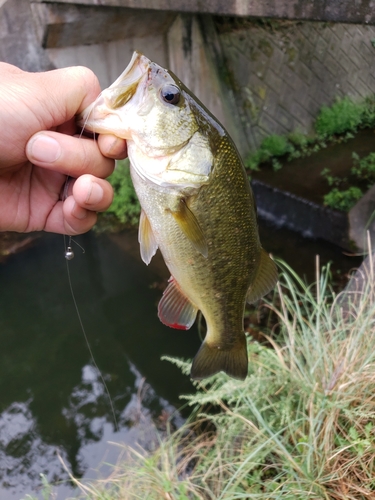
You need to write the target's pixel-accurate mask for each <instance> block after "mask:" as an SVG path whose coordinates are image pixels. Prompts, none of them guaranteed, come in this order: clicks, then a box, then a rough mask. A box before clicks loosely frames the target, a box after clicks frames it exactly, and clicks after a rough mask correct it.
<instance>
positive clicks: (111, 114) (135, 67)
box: [76, 51, 151, 133]
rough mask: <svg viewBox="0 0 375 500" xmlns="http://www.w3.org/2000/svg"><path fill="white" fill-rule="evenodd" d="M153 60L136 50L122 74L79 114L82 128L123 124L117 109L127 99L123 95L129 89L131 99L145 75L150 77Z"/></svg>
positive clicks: (103, 128) (97, 129)
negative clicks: (150, 66)
mask: <svg viewBox="0 0 375 500" xmlns="http://www.w3.org/2000/svg"><path fill="white" fill-rule="evenodd" d="M150 63H151V61H150V59H148V58H147V57H146V56H144V55H143V54H142V53H141V52H138V51H134V52H133V55H132V58H131V60H130V62H129V64H128V65H127V66H126V68H125V70H124V71H123V72H122V73H121V75H120V76H119V77H118V78H117V79H116V80H115V81H114V82H113V83H112V85H110V87H108V88H107V89H105V90H103V91H102V92H101V94H99V96H98V97H97V98H96V99H95V101H94V102H93V103H91V104H90V105H89V106H88V107H87V108H85V109H84V110H83V111H82V112H81V113H80V114H79V115H77V118H76V122H77V125H78V126H79V127H82V129H86V130H89V131H91V132H97V133H102V132H107V133H108V130H109V128H110V127H111V126H113V125H114V124H115V125H116V126H117V127H118V126H120V124H121V116H120V115H119V113H118V112H117V111H116V110H117V108H120V107H122V106H123V105H125V104H126V102H127V101H125V102H124V103H122V101H121V96H122V95H123V94H124V93H125V92H126V89H128V90H129V93H128V99H127V100H130V99H131V98H132V97H133V96H134V94H135V92H136V89H137V87H138V84H139V83H140V82H141V80H142V79H144V78H145V77H146V78H148V72H149V65H150Z"/></svg>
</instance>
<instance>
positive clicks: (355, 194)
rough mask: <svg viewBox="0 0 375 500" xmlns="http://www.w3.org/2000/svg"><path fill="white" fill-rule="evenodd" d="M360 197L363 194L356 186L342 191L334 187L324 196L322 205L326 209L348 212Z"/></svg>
mask: <svg viewBox="0 0 375 500" xmlns="http://www.w3.org/2000/svg"><path fill="white" fill-rule="evenodd" d="M362 196H363V192H362V191H361V189H360V188H358V187H356V186H350V187H349V188H348V189H344V190H340V189H339V188H337V187H335V188H333V189H332V190H331V191H330V192H329V193H328V194H326V195H325V196H324V199H323V203H324V205H326V206H327V207H331V208H335V209H336V210H342V211H343V212H349V210H350V209H351V208H352V207H354V205H355V204H356V203H357V201H358V200H359V199H360V198H362Z"/></svg>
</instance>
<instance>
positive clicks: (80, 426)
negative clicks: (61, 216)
mask: <svg viewBox="0 0 375 500" xmlns="http://www.w3.org/2000/svg"><path fill="white" fill-rule="evenodd" d="M122 240H123V241H122V244H123V245H125V246H131V247H133V248H134V249H135V247H136V238H135V235H134V234H128V235H125V236H124V237H123V238H122ZM79 242H80V244H81V245H83V246H84V248H85V249H86V253H85V254H84V255H83V254H82V253H81V252H80V250H79V249H78V248H75V254H76V257H75V259H74V260H73V261H71V262H70V271H71V275H72V282H73V288H74V291H75V294H76V298H77V302H78V305H79V309H80V313H81V315H82V321H83V324H84V326H85V329H86V332H87V336H88V338H89V342H90V345H91V348H92V351H93V353H94V357H95V360H96V363H97V364H98V366H99V368H100V370H101V372H102V374H103V376H104V378H105V380H106V384H107V386H108V389H109V392H110V394H111V398H112V401H113V404H114V407H115V413H116V419H117V421H118V425H119V431H116V429H115V426H114V418H113V415H112V411H111V406H110V403H109V400H108V397H107V395H106V393H105V390H104V388H103V384H102V382H101V379H100V377H99V375H98V372H97V370H96V368H95V367H94V366H93V364H92V362H91V359H90V355H89V352H88V348H87V345H86V343H85V341H84V338H83V333H82V331H81V328H80V325H79V322H78V320H77V315H76V312H75V309H74V305H73V303H72V298H71V294H70V290H69V285H68V280H67V270H66V261H65V259H64V255H63V252H64V247H63V240H62V236H56V235H47V236H44V237H42V238H40V239H39V240H38V241H37V242H36V244H35V245H34V246H33V247H32V248H30V249H29V250H27V251H24V252H22V253H20V254H18V255H16V256H14V257H12V258H11V259H9V260H8V261H7V262H6V263H5V264H0V282H1V290H2V292H1V301H0V345H1V350H0V394H1V398H0V498H1V499H2V500H10V499H19V498H22V496H23V495H24V494H25V493H32V492H35V491H36V490H37V487H38V485H40V478H39V474H40V473H41V472H42V473H45V474H46V476H47V477H48V478H49V480H51V481H54V482H56V481H65V482H66V480H67V473H66V472H65V471H64V469H63V467H62V465H61V463H60V461H59V458H58V456H57V454H60V455H61V457H62V458H63V460H64V462H65V463H66V464H67V466H68V467H69V469H70V470H71V471H72V473H73V474H74V475H76V476H78V477H81V476H85V477H87V476H90V475H94V473H93V471H92V469H93V468H94V469H95V468H97V467H98V464H99V463H100V461H101V460H103V459H105V460H106V461H107V462H112V463H115V462H116V458H117V455H118V453H119V450H118V449H117V448H116V447H113V446H112V447H111V446H108V444H107V442H108V441H115V442H128V443H134V442H135V440H136V439H141V441H143V442H144V443H145V444H147V442H148V441H149V440H150V435H149V434H150V431H151V430H152V422H156V423H158V422H161V420H162V419H163V418H164V417H165V415H166V414H170V413H172V412H173V411H174V407H175V406H177V405H179V404H180V403H179V400H178V395H179V394H181V393H187V392H190V391H191V390H192V386H191V384H190V382H189V379H188V378H187V377H185V376H183V375H181V373H180V372H179V370H178V369H177V368H176V367H174V366H173V365H171V364H170V363H167V362H165V361H161V360H160V357H161V356H162V355H163V354H169V355H176V356H180V357H192V356H193V355H194V353H195V352H196V350H197V349H198V347H199V344H200V341H199V338H198V335H197V332H196V331H194V330H191V331H189V332H182V331H177V330H172V329H169V328H166V327H164V326H163V325H162V324H161V323H160V322H159V320H158V319H157V316H156V304H157V301H158V299H159V297H160V294H161V291H160V290H159V289H158V288H157V287H156V288H155V287H154V288H152V285H153V284H155V283H156V284H158V283H160V282H161V280H162V279H164V278H166V277H167V275H166V271H165V270H164V268H162V267H161V265H158V264H157V263H156V265H154V267H151V269H150V268H147V267H146V266H144V265H143V263H141V262H140V259H139V258H138V256H137V255H135V253H134V251H133V253H129V252H125V251H123V249H122V248H121V247H120V246H119V245H118V244H116V243H114V242H112V241H111V239H109V238H107V237H99V238H96V237H95V236H94V235H87V236H83V237H80V238H79ZM129 242H130V243H129ZM137 253H138V252H137ZM144 378H145V380H146V385H144V382H143V379H144ZM142 387H143V390H142ZM139 391H141V392H142V394H143V396H142V398H140V397H139ZM145 433H146V434H145ZM147 433H148V434H147ZM145 436H146V437H145ZM58 491H59V498H67V494H68V492H69V491H70V487H69V485H65V486H62V487H60V488H58Z"/></svg>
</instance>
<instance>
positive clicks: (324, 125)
mask: <svg viewBox="0 0 375 500" xmlns="http://www.w3.org/2000/svg"><path fill="white" fill-rule="evenodd" d="M364 112H365V105H364V104H363V103H356V102H354V101H352V100H351V99H350V98H349V97H344V98H342V99H336V101H335V102H334V103H333V104H332V106H331V107H328V106H323V107H322V109H321V110H320V113H319V115H318V117H317V119H316V122H315V130H316V132H317V133H318V134H319V135H321V136H323V137H325V136H331V135H335V134H343V133H344V132H347V131H355V130H357V128H358V127H359V125H360V124H361V122H362V119H363V116H364Z"/></svg>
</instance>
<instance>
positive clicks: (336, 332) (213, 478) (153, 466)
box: [77, 264, 375, 500]
mask: <svg viewBox="0 0 375 500" xmlns="http://www.w3.org/2000/svg"><path fill="white" fill-rule="evenodd" d="M280 266H281V268H282V273H281V275H280V282H279V284H278V287H277V290H276V291H275V293H274V296H273V297H272V300H270V301H267V302H266V303H265V307H267V308H268V310H269V312H270V314H271V315H272V317H273V318H274V321H273V323H272V324H273V327H272V329H271V330H269V331H268V332H263V334H264V340H265V342H264V343H263V344H261V343H258V342H249V344H248V349H249V360H250V362H249V376H248V378H247V379H246V380H245V381H243V382H240V381H236V380H233V379H230V378H229V377H227V376H226V375H224V374H218V375H216V376H214V377H212V378H211V379H209V380H205V381H202V382H199V383H196V389H197V390H196V392H195V393H194V394H190V395H187V396H184V399H185V401H186V403H187V404H188V405H190V406H191V408H192V417H191V419H190V421H189V422H187V423H186V424H185V425H184V426H182V428H180V429H179V430H177V431H175V432H171V433H170V435H169V437H168V438H167V439H161V440H160V442H159V443H158V446H157V447H156V448H155V449H154V450H153V451H151V452H146V451H144V450H141V449H135V448H130V447H126V448H124V451H125V453H126V454H127V460H126V461H124V462H123V463H120V464H118V465H117V466H116V467H114V468H113V473H112V475H111V477H110V478H108V479H106V480H105V481H103V482H99V481H97V482H93V483H91V484H81V483H78V482H77V484H79V485H80V487H81V490H82V491H83V497H85V498H90V499H93V500H120V499H126V500H127V499H129V500H132V499H142V500H146V499H147V500H154V499H155V500H159V499H165V500H188V499H201V500H235V499H247V500H249V499H258V500H266V499H267V500H269V499H272V500H278V499H285V500H294V499H297V500H300V499H314V500H315V499H326V500H361V499H371V498H375V479H374V478H375V439H374V437H375V425H374V424H375V422H374V419H375V350H374V348H373V346H374V341H375V327H374V318H375V305H374V300H373V298H374V290H373V289H372V286H373V285H372V283H374V277H373V276H372V275H371V276H370V279H369V280H368V283H370V284H371V285H369V287H368V289H366V290H364V291H362V292H361V293H357V294H356V293H354V292H351V293H350V294H347V295H343V294H341V295H338V296H337V295H335V293H334V292H333V291H332V290H331V287H330V275H329V269H327V268H326V269H323V270H322V272H321V273H319V272H318V273H317V283H316V284H315V285H314V286H308V285H306V284H305V283H304V282H303V281H302V280H301V279H300V278H299V277H298V276H297V275H296V274H295V273H294V272H293V271H292V270H291V269H289V268H288V267H287V266H286V265H285V264H280ZM349 299H350V300H349ZM170 361H171V362H173V363H175V364H176V365H177V366H178V367H179V368H180V369H181V370H182V371H183V372H184V373H186V374H188V373H189V370H190V362H186V361H182V360H176V359H170Z"/></svg>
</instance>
